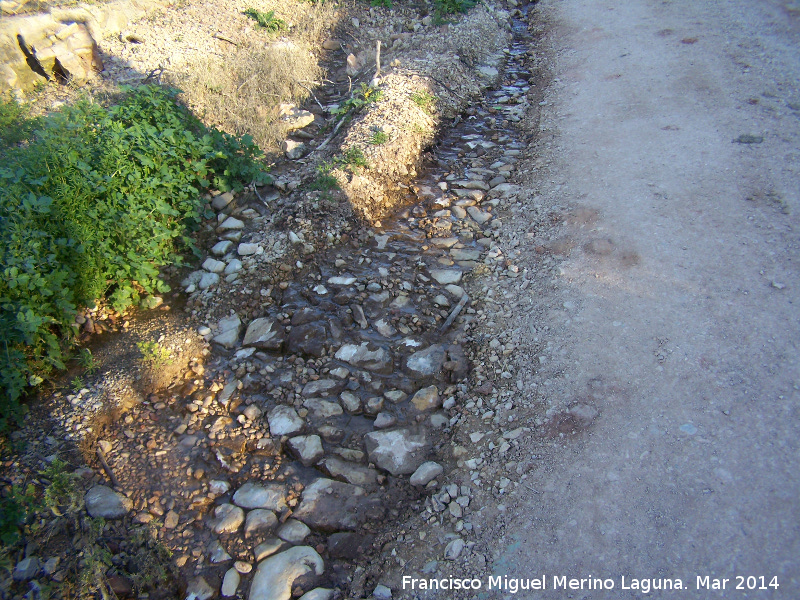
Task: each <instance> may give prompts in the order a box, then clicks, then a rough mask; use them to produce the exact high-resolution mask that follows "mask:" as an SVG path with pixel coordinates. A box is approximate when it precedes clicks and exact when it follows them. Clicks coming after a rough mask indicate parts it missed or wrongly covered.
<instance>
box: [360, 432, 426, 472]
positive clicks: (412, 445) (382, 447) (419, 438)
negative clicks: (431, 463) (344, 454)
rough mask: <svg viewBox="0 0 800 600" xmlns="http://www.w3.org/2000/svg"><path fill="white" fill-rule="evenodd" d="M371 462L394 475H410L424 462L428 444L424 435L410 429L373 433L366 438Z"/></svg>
mask: <svg viewBox="0 0 800 600" xmlns="http://www.w3.org/2000/svg"><path fill="white" fill-rule="evenodd" d="M364 442H365V444H366V447H367V453H368V454H369V460H370V462H372V463H375V464H376V465H377V466H379V467H380V468H381V469H384V470H386V471H389V472H390V473H391V474H392V475H409V474H411V473H413V472H414V471H416V469H417V468H418V467H419V466H420V465H421V464H422V463H423V462H424V460H425V452H426V450H427V447H428V444H427V440H426V438H425V435H424V434H418V435H414V434H412V433H411V431H409V430H408V429H395V430H392V431H373V432H371V433H368V434H367V435H365V436H364Z"/></svg>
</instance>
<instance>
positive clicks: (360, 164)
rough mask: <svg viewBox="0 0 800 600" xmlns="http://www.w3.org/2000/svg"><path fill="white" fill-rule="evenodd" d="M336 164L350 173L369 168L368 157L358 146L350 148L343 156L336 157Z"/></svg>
mask: <svg viewBox="0 0 800 600" xmlns="http://www.w3.org/2000/svg"><path fill="white" fill-rule="evenodd" d="M334 162H335V163H336V164H338V165H339V166H342V167H345V168H348V169H350V171H354V170H356V169H358V168H364V169H368V168H369V162H367V157H366V156H364V151H363V150H361V148H359V147H358V146H350V147H349V148H348V149H347V150H345V151H344V154H343V155H342V156H338V157H336V158H335V159H334Z"/></svg>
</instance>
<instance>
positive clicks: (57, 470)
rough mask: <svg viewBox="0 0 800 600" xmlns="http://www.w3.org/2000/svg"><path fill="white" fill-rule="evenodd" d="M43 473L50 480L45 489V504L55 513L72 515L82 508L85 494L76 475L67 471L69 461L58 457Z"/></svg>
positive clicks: (57, 514) (58, 515)
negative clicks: (81, 492)
mask: <svg viewBox="0 0 800 600" xmlns="http://www.w3.org/2000/svg"><path fill="white" fill-rule="evenodd" d="M41 475H42V477H43V478H44V479H45V480H47V481H49V482H50V483H49V484H48V485H47V487H46V488H45V490H44V505H45V507H47V508H49V509H50V511H51V512H52V513H53V514H54V515H56V516H57V517H62V516H64V515H72V514H74V513H75V512H77V511H78V510H80V509H81V507H82V506H83V496H82V495H81V494H80V492H79V491H78V488H77V486H76V485H75V480H76V479H77V477H76V475H75V474H74V473H70V472H68V471H67V463H65V462H64V461H62V460H59V459H58V458H57V459H55V460H54V461H53V462H52V463H50V465H49V466H48V467H47V468H46V469H45V470H44V471H42V473H41Z"/></svg>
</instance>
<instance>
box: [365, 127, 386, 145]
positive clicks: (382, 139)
mask: <svg viewBox="0 0 800 600" xmlns="http://www.w3.org/2000/svg"><path fill="white" fill-rule="evenodd" d="M388 141H389V134H388V133H386V132H385V131H381V130H380V129H376V130H375V131H373V132H372V136H371V137H370V138H369V143H370V144H372V145H373V146H380V145H381V144H385V143H386V142H388Z"/></svg>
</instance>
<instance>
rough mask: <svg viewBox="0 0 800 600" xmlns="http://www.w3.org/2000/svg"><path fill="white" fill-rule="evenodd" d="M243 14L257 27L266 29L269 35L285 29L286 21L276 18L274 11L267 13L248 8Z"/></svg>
mask: <svg viewBox="0 0 800 600" xmlns="http://www.w3.org/2000/svg"><path fill="white" fill-rule="evenodd" d="M244 14H245V15H247V16H248V17H250V18H251V19H253V20H254V21H255V22H257V23H258V26H259V27H261V28H262V29H266V30H267V31H269V32H271V33H275V32H278V31H281V30H283V29H286V21H284V20H283V19H279V18H278V17H276V16H275V11H274V10H271V11H269V12H261V11H260V10H256V9H255V8H248V9H247V10H246V11H244Z"/></svg>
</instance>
